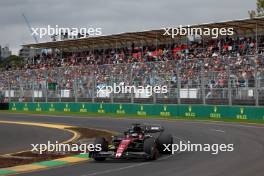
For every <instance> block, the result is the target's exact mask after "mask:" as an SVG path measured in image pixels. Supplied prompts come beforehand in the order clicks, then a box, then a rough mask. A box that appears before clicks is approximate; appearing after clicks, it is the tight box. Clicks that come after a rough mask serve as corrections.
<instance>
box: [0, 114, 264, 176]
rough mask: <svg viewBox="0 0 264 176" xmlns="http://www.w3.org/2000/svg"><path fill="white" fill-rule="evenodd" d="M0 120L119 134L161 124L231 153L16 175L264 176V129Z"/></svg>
mask: <svg viewBox="0 0 264 176" xmlns="http://www.w3.org/2000/svg"><path fill="white" fill-rule="evenodd" d="M0 120H14V121H21V120H23V121H30V122H49V123H54V124H56V123H59V124H66V125H76V126H82V127H95V128H102V129H108V130H115V131H123V130H124V129H125V128H126V127H127V126H129V125H130V124H131V123H135V122H148V123H155V124H161V125H163V126H164V127H165V128H166V130H167V131H168V132H170V133H172V134H173V135H174V137H175V139H182V140H185V141H187V140H190V141H191V142H192V143H198V144H199V143H200V144H205V143H208V144H213V143H217V144H221V143H225V144H229V143H233V144H234V147H235V151H233V152H222V153H219V154H218V155H212V154H211V153H208V152H182V153H178V154H175V155H171V156H162V157H161V158H160V159H158V160H157V161H154V162H143V161H129V160H128V161H127V160H125V161H113V160H108V161H105V162H103V163H96V162H94V161H88V162H84V163H79V164H77V165H69V166H65V167H60V168H54V169H49V170H43V171H38V172H34V173H25V174H20V175H21V176H33V175H38V176H58V175H63V176H97V175H100V176H132V175H133V176H134V175H138V176H139V175H144V176H263V175H264V127H262V126H257V125H256V126H255V125H242V124H235V123H222V122H191V121H167V120H146V119H114V118H98V117H97V118H91V117H89V118H85V117H71V116H68V117H63V116H58V117H54V116H45V115H43V116H36V115H18V114H17V115H2V114H1V115H0Z"/></svg>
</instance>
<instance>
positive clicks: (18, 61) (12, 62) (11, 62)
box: [0, 55, 23, 69]
mask: <svg viewBox="0 0 264 176" xmlns="http://www.w3.org/2000/svg"><path fill="white" fill-rule="evenodd" d="M22 65H23V59H22V58H20V57H18V56H16V55H11V56H9V57H7V58H6V59H3V60H0V68H2V69H3V68H6V67H8V66H9V67H12V68H17V67H20V66H22Z"/></svg>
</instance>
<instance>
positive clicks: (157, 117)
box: [2, 110, 264, 124]
mask: <svg viewBox="0 0 264 176" xmlns="http://www.w3.org/2000/svg"><path fill="white" fill-rule="evenodd" d="M2 112H6V113H14V114H15V113H19V114H41V115H58V116H63V115H69V116H78V117H86V118H89V117H104V118H106V117H107V118H124V119H125V118H141V119H142V118H143V119H150V118H152V119H165V120H190V121H216V122H238V123H257V124H264V120H248V119H247V120H241V119H235V118H233V119H230V118H220V119H213V118H183V117H174V116H171V117H162V116H155V115H147V116H138V115H131V114H126V115H119V114H114V113H102V114H98V113H89V112H85V113H83V112H31V111H27V112H25V111H11V110H7V111H2Z"/></svg>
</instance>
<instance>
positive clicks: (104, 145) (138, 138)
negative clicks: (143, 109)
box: [90, 124, 173, 161]
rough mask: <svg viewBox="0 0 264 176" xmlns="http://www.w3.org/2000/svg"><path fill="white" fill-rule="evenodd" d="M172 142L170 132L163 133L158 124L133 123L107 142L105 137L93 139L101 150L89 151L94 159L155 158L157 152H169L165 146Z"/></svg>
mask: <svg viewBox="0 0 264 176" xmlns="http://www.w3.org/2000/svg"><path fill="white" fill-rule="evenodd" d="M172 143H173V137H172V135H171V134H168V133H165V132H164V128H163V127H162V126H160V125H147V124H133V125H132V126H131V127H130V128H129V129H128V130H127V131H125V132H124V135H122V136H113V137H112V140H111V141H110V142H108V141H107V140H106V139H105V138H102V137H98V138H96V139H95V143H94V144H95V145H98V144H100V145H101V149H102V150H101V151H94V152H90V157H91V158H93V159H94V160H95V161H104V160H105V159H106V158H112V159H121V158H124V159H136V158H139V159H147V160H155V159H157V157H158V155H159V154H169V153H170V152H169V151H168V150H165V146H166V145H167V146H169V145H168V144H172Z"/></svg>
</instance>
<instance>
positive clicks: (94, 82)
mask: <svg viewBox="0 0 264 176" xmlns="http://www.w3.org/2000/svg"><path fill="white" fill-rule="evenodd" d="M95 91H96V77H95V70H94V73H93V76H92V103H94V102H95V100H94V99H95Z"/></svg>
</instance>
